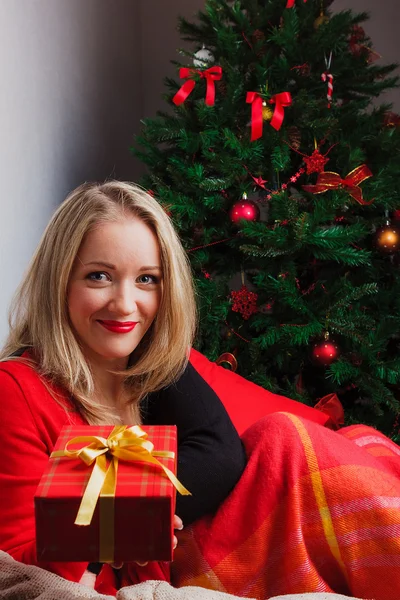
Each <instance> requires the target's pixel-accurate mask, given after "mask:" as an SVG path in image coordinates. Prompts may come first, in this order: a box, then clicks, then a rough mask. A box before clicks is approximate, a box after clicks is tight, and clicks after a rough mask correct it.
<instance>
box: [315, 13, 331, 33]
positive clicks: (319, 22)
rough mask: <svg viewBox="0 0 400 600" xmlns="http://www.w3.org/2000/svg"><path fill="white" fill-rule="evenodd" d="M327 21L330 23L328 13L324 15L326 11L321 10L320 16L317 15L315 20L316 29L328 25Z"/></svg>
mask: <svg viewBox="0 0 400 600" xmlns="http://www.w3.org/2000/svg"><path fill="white" fill-rule="evenodd" d="M327 23H329V17H328V15H324V13H323V12H321V14H320V15H319V17H317V18H316V19H315V21H314V29H319V28H320V27H321V25H326V24H327Z"/></svg>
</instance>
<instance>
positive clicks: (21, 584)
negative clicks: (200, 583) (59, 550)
mask: <svg viewBox="0 0 400 600" xmlns="http://www.w3.org/2000/svg"><path fill="white" fill-rule="evenodd" d="M237 598H238V597H237V596H232V595H231V594H224V593H222V592H213V591H210V590H205V589H204V588H199V587H182V588H179V589H176V588H174V587H172V586H171V585H169V584H168V583H166V582H165V581H146V582H145V583H140V584H138V585H131V586H129V587H125V588H122V589H121V590H119V592H117V600H237ZM0 599H1V600H3V599H4V600H84V599H86V600H114V597H113V596H105V595H104V594H98V593H97V592H95V591H94V590H92V589H90V588H89V587H86V586H85V585H81V584H79V583H73V582H72V581H67V580H66V579H63V578H62V577H59V576H58V575H55V574H54V573H50V572H48V571H45V570H44V569H40V568H39V567H33V566H30V565H24V564H23V563H20V562H17V561H15V560H14V559H13V558H11V556H10V555H9V554H7V553H6V552H2V551H0ZM346 599H347V600H349V597H348V596H341V595H338V594H326V593H322V594H319V593H317V594H295V595H293V594H291V595H288V596H276V597H275V598H274V599H271V600H346ZM247 600H249V599H247ZM352 600H355V599H352Z"/></svg>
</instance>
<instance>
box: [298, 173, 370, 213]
mask: <svg viewBox="0 0 400 600" xmlns="http://www.w3.org/2000/svg"><path fill="white" fill-rule="evenodd" d="M369 177H372V173H371V171H370V170H369V168H368V167H367V165H360V166H359V167H357V168H356V169H353V170H352V171H350V173H349V174H348V175H346V177H345V178H344V179H342V178H341V177H340V175H339V173H334V172H333V171H323V172H322V173H319V175H318V179H317V183H316V184H315V185H303V190H305V191H306V192H311V193H312V194H323V193H324V192H327V191H328V190H335V189H338V188H340V187H343V188H344V189H345V190H346V191H347V192H348V193H349V194H350V196H351V197H352V198H354V200H356V202H358V203H359V204H362V205H363V206H368V205H369V204H372V202H373V200H370V202H366V201H365V200H364V198H363V193H362V189H361V188H360V187H359V185H360V183H362V182H363V181H365V180H366V179H368V178H369Z"/></svg>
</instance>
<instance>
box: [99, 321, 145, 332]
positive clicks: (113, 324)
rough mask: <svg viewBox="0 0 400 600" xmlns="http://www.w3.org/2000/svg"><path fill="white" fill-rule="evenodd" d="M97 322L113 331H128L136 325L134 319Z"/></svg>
mask: <svg viewBox="0 0 400 600" xmlns="http://www.w3.org/2000/svg"><path fill="white" fill-rule="evenodd" d="M98 323H100V325H102V326H103V327H104V328H105V329H108V331H112V332H113V333H129V332H130V331H132V330H133V329H135V327H136V325H137V322H135V321H98Z"/></svg>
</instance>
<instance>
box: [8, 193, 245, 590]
mask: <svg viewBox="0 0 400 600" xmlns="http://www.w3.org/2000/svg"><path fill="white" fill-rule="evenodd" d="M195 316H196V310H195V300H194V293H193V287H192V280H191V274H190V268H189V265H188V261H187V259H186V256H185V253H184V251H183V248H182V246H181V244H180V242H179V240H178V237H177V235H176V233H175V231H174V229H173V227H172V225H171V222H170V220H169V218H168V217H167V215H166V214H165V212H164V211H163V210H162V208H161V207H160V205H159V204H158V203H157V202H156V201H155V200H154V199H153V198H152V197H151V196H150V195H148V194H146V193H145V192H144V191H142V190H141V189H140V188H138V187H137V186H134V185H130V184H127V183H119V182H108V183H105V184H103V185H98V184H84V185H82V186H80V187H79V188H77V189H76V190H75V191H74V192H72V193H71V194H70V196H69V197H68V198H67V199H66V200H65V202H64V203H63V204H62V205H61V206H60V207H59V209H58V210H57V211H56V213H55V214H54V216H53V218H52V219H51V221H50V223H49V225H48V227H47V228H46V231H45V233H44V235H43V237H42V239H41V241H40V243H39V246H38V248H37V251H36V253H35V255H34V257H33V259H32V261H31V264H30V267H29V268H28V271H27V274H26V276H25V279H24V281H23V282H22V284H21V286H20V288H19V290H18V292H17V295H16V298H15V302H14V307H13V319H12V320H11V322H10V334H9V337H8V339H7V341H6V344H5V347H4V349H3V351H2V353H1V355H0V358H1V360H2V362H1V363H0V422H1V423H2V429H1V433H0V439H1V442H2V447H3V448H4V453H3V456H2V461H1V463H0V489H1V490H2V495H1V501H0V549H2V550H5V551H7V552H8V553H9V554H11V555H12V556H13V557H14V558H15V559H17V560H19V561H22V562H25V563H28V564H38V565H39V566H41V567H43V568H46V569H48V570H50V571H54V572H55V573H58V574H59V575H61V576H63V577H65V578H67V579H70V580H72V581H82V582H84V583H89V584H92V585H94V586H95V589H96V590H98V591H101V592H103V593H114V592H115V590H116V589H117V588H118V587H120V586H122V585H127V584H130V583H136V582H138V581H141V580H145V579H149V578H152V579H167V578H168V568H167V565H166V564H163V563H161V564H157V563H150V564H148V565H147V566H139V565H136V564H126V565H124V566H123V567H122V569H121V570H120V571H117V570H116V569H113V570H112V569H111V568H110V567H109V566H108V565H105V566H104V567H103V566H102V565H98V564H96V565H93V564H91V565H87V564H84V563H51V564H50V563H38V562H37V559H36V553H35V524H34V507H33V495H34V492H35V489H36V487H37V484H38V482H39V480H40V477H41V474H42V472H43V470H44V467H45V465H46V463H47V461H48V457H49V455H50V453H51V452H52V449H53V446H54V443H55V441H56V439H57V437H58V434H59V432H60V430H61V428H62V427H63V425H64V424H66V423H67V422H69V423H74V424H83V423H86V424H102V423H103V424H118V423H123V424H140V423H144V424H146V423H149V424H150V423H157V424H160V425H162V424H176V425H177V428H178V477H179V479H180V480H181V481H182V483H183V484H184V485H185V486H186V487H187V488H188V489H190V491H191V493H192V495H191V496H186V497H183V496H178V498H177V508H176V511H177V515H178V516H177V517H175V526H176V527H177V528H178V529H180V528H181V527H182V521H183V523H185V525H186V524H189V523H191V522H192V521H194V520H196V519H198V518H200V517H201V516H203V515H206V514H208V513H212V512H215V511H216V509H217V507H218V506H219V504H220V503H221V502H222V501H223V500H224V499H225V498H226V496H227V495H228V494H229V493H230V491H231V490H232V489H233V487H234V486H235V484H236V482H237V481H238V479H239V478H240V476H241V474H242V471H243V469H244V467H245V462H246V458H245V453H244V449H243V446H242V443H241V441H240V439H239V436H238V435H237V433H236V431H235V429H234V427H233V425H232V423H231V421H230V419H229V417H228V415H227V413H226V411H225V409H224V407H223V405H222V403H221V402H220V400H219V399H218V397H217V396H216V395H215V394H214V393H213V391H212V390H211V388H210V387H209V386H208V385H207V384H206V383H205V382H204V380H203V379H202V378H201V377H200V376H199V375H198V373H197V372H196V371H195V370H194V368H193V367H192V366H191V365H190V364H188V353H189V349H190V347H191V345H192V340H193V335H194V331H195Z"/></svg>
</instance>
